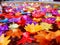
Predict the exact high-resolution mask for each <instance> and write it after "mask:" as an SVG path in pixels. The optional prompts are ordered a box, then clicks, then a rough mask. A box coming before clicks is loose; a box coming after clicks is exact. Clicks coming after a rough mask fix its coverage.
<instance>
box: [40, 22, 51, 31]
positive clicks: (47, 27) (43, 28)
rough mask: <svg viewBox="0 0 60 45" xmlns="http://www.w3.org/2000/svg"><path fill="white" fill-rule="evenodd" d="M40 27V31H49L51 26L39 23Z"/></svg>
mask: <svg viewBox="0 0 60 45" xmlns="http://www.w3.org/2000/svg"><path fill="white" fill-rule="evenodd" d="M40 26H41V28H42V30H46V31H48V30H49V29H52V24H48V23H45V22H41V23H40Z"/></svg>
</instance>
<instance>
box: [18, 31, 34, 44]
mask: <svg viewBox="0 0 60 45" xmlns="http://www.w3.org/2000/svg"><path fill="white" fill-rule="evenodd" d="M33 40H34V39H33V38H31V37H30V33H28V32H24V33H23V37H22V39H21V40H19V41H18V42H17V44H18V45H19V44H25V43H26V42H27V43H32V41H33Z"/></svg>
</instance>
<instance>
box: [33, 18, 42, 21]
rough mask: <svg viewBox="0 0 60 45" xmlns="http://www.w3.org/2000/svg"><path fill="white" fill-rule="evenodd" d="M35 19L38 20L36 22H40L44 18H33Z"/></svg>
mask: <svg viewBox="0 0 60 45" xmlns="http://www.w3.org/2000/svg"><path fill="white" fill-rule="evenodd" d="M33 20H34V21H36V22H39V21H41V20H42V19H41V18H33Z"/></svg>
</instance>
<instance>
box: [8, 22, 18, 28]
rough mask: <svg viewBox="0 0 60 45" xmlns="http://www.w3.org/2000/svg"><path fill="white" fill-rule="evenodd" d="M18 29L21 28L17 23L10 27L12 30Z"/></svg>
mask: <svg viewBox="0 0 60 45" xmlns="http://www.w3.org/2000/svg"><path fill="white" fill-rule="evenodd" d="M18 27H19V25H18V24H15V23H13V24H10V26H9V28H10V29H16V28H18Z"/></svg>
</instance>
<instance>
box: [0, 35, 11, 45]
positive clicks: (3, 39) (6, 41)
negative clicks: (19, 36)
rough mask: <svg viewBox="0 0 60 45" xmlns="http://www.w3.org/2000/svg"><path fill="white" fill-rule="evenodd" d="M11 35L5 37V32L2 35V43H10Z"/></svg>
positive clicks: (6, 44)
mask: <svg viewBox="0 0 60 45" xmlns="http://www.w3.org/2000/svg"><path fill="white" fill-rule="evenodd" d="M9 38H10V36H7V37H4V34H2V35H1V36H0V45H8V44H9V42H10V40H8V39H9Z"/></svg>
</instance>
